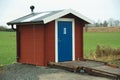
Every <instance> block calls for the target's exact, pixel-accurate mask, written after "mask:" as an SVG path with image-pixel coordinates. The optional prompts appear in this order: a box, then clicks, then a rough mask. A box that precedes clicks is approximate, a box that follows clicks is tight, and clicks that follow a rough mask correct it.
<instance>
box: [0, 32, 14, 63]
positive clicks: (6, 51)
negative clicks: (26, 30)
mask: <svg viewBox="0 0 120 80" xmlns="http://www.w3.org/2000/svg"><path fill="white" fill-rule="evenodd" d="M15 36H16V35H15V32H2V31H0V65H6V64H11V63H13V62H15V61H16V60H15V52H16V38H15Z"/></svg>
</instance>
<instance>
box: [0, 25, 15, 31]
mask: <svg viewBox="0 0 120 80" xmlns="http://www.w3.org/2000/svg"><path fill="white" fill-rule="evenodd" d="M0 31H9V32H13V31H14V30H13V29H11V28H10V29H8V28H7V27H5V26H0Z"/></svg>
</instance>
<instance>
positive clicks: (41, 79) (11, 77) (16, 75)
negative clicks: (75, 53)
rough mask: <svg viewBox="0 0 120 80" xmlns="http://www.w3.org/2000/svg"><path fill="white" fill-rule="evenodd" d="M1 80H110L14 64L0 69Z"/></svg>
mask: <svg viewBox="0 0 120 80" xmlns="http://www.w3.org/2000/svg"><path fill="white" fill-rule="evenodd" d="M0 80H110V79H107V78H102V77H95V76H90V75H87V74H84V75H82V74H77V73H72V72H68V71H64V70H61V69H54V68H48V67H36V66H32V65H25V64H12V65H8V66H6V67H4V68H3V69H0Z"/></svg>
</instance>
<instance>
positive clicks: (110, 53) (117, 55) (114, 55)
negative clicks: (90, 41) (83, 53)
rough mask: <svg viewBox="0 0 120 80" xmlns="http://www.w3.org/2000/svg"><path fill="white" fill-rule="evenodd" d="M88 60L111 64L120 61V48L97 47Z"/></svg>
mask: <svg viewBox="0 0 120 80" xmlns="http://www.w3.org/2000/svg"><path fill="white" fill-rule="evenodd" d="M89 54H90V55H89V57H88V59H92V60H98V61H105V62H110V61H114V60H120V48H112V47H110V46H100V45H97V46H96V50H95V51H92V50H91V51H90V53H89Z"/></svg>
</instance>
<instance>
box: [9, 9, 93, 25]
mask: <svg viewBox="0 0 120 80" xmlns="http://www.w3.org/2000/svg"><path fill="white" fill-rule="evenodd" d="M70 13H71V14H73V15H75V16H77V17H79V18H81V19H83V20H84V21H86V22H88V23H93V21H92V20H90V19H88V18H87V17H85V16H83V15H81V14H80V13H77V12H76V11H74V10H72V9H68V10H57V11H46V12H40V13H31V14H28V15H26V16H23V17H21V18H18V19H16V20H13V21H10V22H8V23H7V24H8V25H13V24H23V23H40V24H46V23H48V22H50V21H52V20H55V19H58V18H60V17H62V16H64V15H66V14H70Z"/></svg>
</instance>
